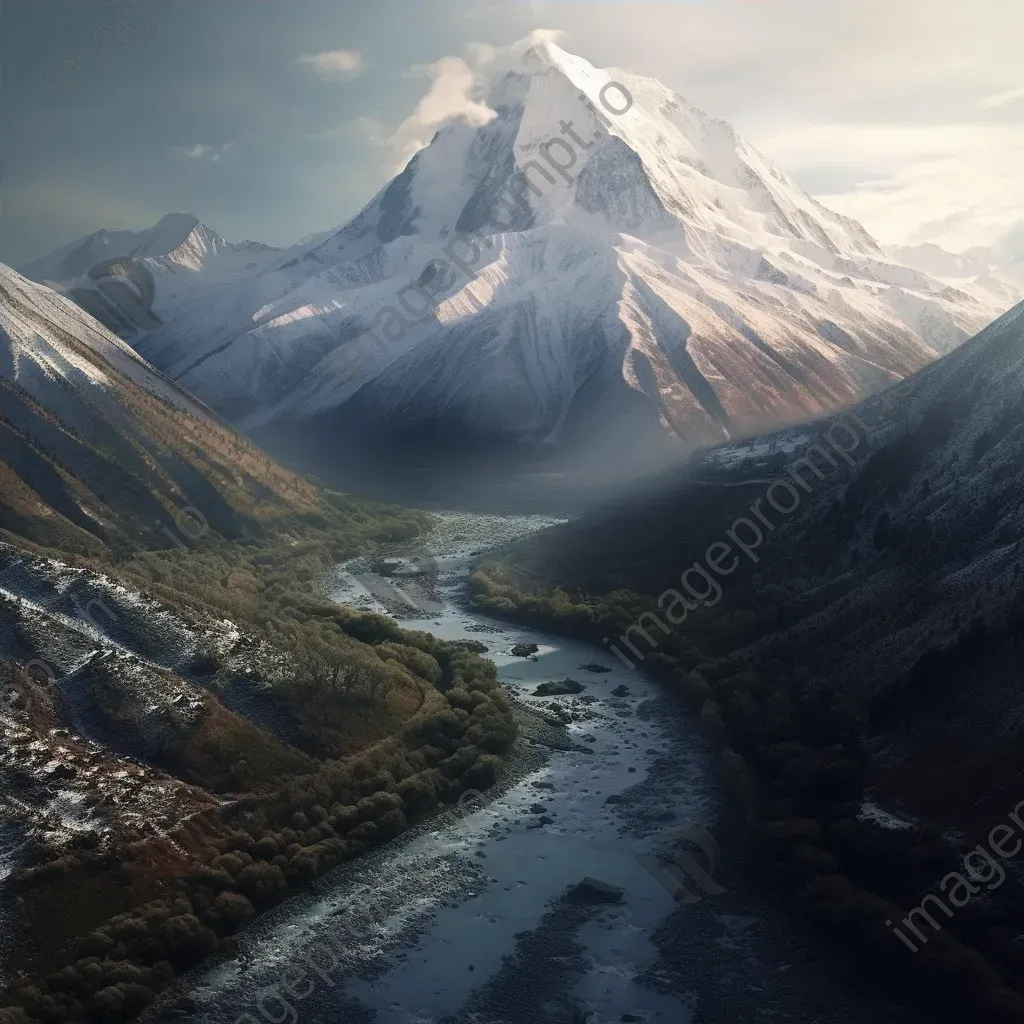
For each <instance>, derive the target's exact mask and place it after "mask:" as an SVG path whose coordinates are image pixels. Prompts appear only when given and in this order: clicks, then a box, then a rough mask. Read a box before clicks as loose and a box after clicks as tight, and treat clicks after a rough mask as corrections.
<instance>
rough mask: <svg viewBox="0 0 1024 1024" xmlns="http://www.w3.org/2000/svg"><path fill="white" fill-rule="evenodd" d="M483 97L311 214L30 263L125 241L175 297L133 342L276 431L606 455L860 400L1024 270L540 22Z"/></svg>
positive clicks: (996, 307)
mask: <svg viewBox="0 0 1024 1024" xmlns="http://www.w3.org/2000/svg"><path fill="white" fill-rule="evenodd" d="M610 83H616V85H615V86H610ZM626 96H628V97H629V101H630V106H629V109H628V110H625V111H624V112H623V113H622V114H621V115H616V114H613V113H610V112H609V109H607V108H606V109H602V101H601V99H600V97H604V98H605V100H607V101H608V104H609V108H610V109H619V110H621V109H623V108H624V107H625V105H626V104H625V100H624V97H626ZM482 101H486V103H487V105H488V107H489V108H490V111H491V117H490V120H489V121H488V122H487V123H486V124H482V125H470V124H467V123H463V122H459V123H455V124H451V125H449V126H447V127H444V128H442V129H441V130H440V131H438V132H437V134H436V135H435V137H434V138H433V140H432V141H431V143H430V144H429V145H428V146H427V147H426V148H424V149H422V150H420V151H419V152H418V153H416V154H415V156H413V158H412V159H411V160H410V162H409V163H408V165H407V166H406V167H405V169H404V170H403V171H402V172H401V173H400V174H399V175H397V176H396V177H395V178H394V179H393V180H392V181H390V182H389V183H388V184H387V185H385V187H384V188H382V189H381V191H380V192H379V193H378V194H377V196H376V197H375V198H374V199H373V200H372V201H371V202H370V203H369V204H368V205H367V206H366V207H365V208H364V209H363V210H362V211H360V213H359V214H357V215H356V216H355V217H354V218H353V219H352V220H351V221H350V222H349V223H347V224H346V225H344V226H343V227H342V228H341V229H340V230H338V231H336V232H333V233H331V234H330V235H329V236H328V237H326V238H324V239H314V240H313V241H312V242H307V243H306V244H305V245H301V244H300V245H298V246H295V247H293V248H292V249H290V250H285V251H280V250H279V251H274V250H269V249H266V248H260V247H254V246H253V243H242V245H241V246H236V245H231V244H229V243H225V242H223V240H222V239H220V237H219V236H218V235H217V234H216V233H215V232H212V231H210V229H208V228H206V227H205V226H204V225H202V224H200V223H198V222H197V221H195V218H191V217H186V216H185V215H173V216H172V217H170V218H165V219H164V220H163V221H161V222H160V224H158V225H157V226H156V227H155V228H153V229H151V230H150V231H149V232H143V233H141V234H140V235H133V236H131V238H128V239H123V240H122V239H121V238H120V237H119V236H116V235H114V234H111V233H99V234H98V235H95V236H90V238H89V239H86V240H83V241H82V242H80V243H76V244H75V246H72V247H68V248H67V249H66V250H60V251H58V253H55V254H54V255H53V256H52V257H50V258H48V259H46V260H43V261H37V263H35V264H33V265H31V266H30V267H27V268H24V269H25V271H26V273H28V274H29V275H30V276H33V277H36V278H39V277H51V278H55V279H61V277H62V275H63V276H64V277H66V276H67V275H68V274H73V273H79V272H81V271H82V268H83V267H84V266H85V264H86V263H88V262H89V261H90V260H92V259H94V258H100V257H101V256H106V255H108V254H109V253H110V252H112V251H113V249H115V248H118V247H120V248H121V249H123V250H124V249H126V247H130V251H126V252H121V253H119V255H126V254H127V255H134V256H136V257H138V258H140V259H143V260H145V261H146V262H147V263H148V264H151V265H152V269H153V270H154V273H155V274H156V275H157V284H158V303H157V306H156V309H157V312H158V313H159V314H160V315H161V317H162V318H163V320H164V321H165V325H164V326H163V327H162V328H160V329H158V330H156V331H153V332H151V333H148V334H146V335H144V336H143V337H141V338H140V339H138V340H137V341H134V342H133V343H134V344H136V346H137V348H138V351H139V352H140V353H141V354H142V355H143V356H145V357H146V358H147V359H148V360H150V361H151V362H152V363H153V364H154V365H156V366H157V367H159V368H160V369H161V370H163V371H164V372H165V373H167V374H168V375H169V376H170V377H172V378H173V379H174V380H176V381H178V382H179V383H180V384H182V385H183V386H184V387H186V388H188V389H189V390H190V391H191V392H193V393H194V394H196V395H197V396H199V397H200V398H201V399H203V400H204V401H206V402H207V403H209V404H210V405H211V406H213V407H214V408H216V409H218V411H220V412H221V413H223V414H224V415H225V416H227V417H228V418H229V419H231V420H232V421H234V422H235V423H237V424H239V425H240V426H241V427H242V428H243V429H246V430H248V431H253V432H255V436H257V437H258V438H259V439H260V440H261V441H263V442H265V443H273V440H274V439H275V438H276V437H277V436H279V435H281V436H286V435H289V434H291V435H293V436H298V437H299V438H301V439H302V442H303V444H307V443H308V439H309V438H310V437H311V436H313V437H320V438H325V439H329V441H325V452H324V458H325V460H327V461H329V460H330V459H331V458H333V457H335V455H336V454H337V451H338V448H339V445H338V439H339V438H345V437H349V438H363V439H366V438H373V439H375V440H377V441H380V440H384V439H388V438H397V439H401V440H403V441H408V440H411V439H415V440H421V439H422V438H424V437H427V436H429V437H438V438H445V439H455V440H457V441H460V442H465V441H479V440H481V439H483V440H494V441H496V442H498V443H505V442H511V443H513V444H521V443H522V442H537V443H541V442H546V443H548V444H549V445H554V446H555V447H562V448H565V449H566V450H570V451H581V452H589V453H590V454H591V455H592V456H593V457H595V458H596V459H597V460H598V461H599V463H600V464H601V465H602V467H603V471H604V472H607V471H608V467H609V465H610V462H611V460H610V456H611V454H612V453H613V452H617V453H618V454H619V455H620V456H629V458H633V457H635V456H636V453H637V452H644V451H650V450H655V449H657V450H659V451H660V450H665V451H677V452H678V451H680V450H682V451H685V450H692V449H693V448H694V447H697V446H701V445H707V444H716V443H722V442H726V441H729V440H731V439H737V438H741V437H743V436H747V435H751V434H754V433H757V432H759V431H763V430H766V429H772V428H776V427H778V426H779V425H781V424H786V423H792V422H796V421H800V420H804V419H807V418H809V417H813V416H816V415H821V414H822V413H825V412H827V411H829V410H831V409H834V408H837V407H840V406H843V405H847V404H850V403H853V402H856V401H859V400H861V399H863V398H865V397H867V396H868V395H870V394H872V393H874V392H876V391H878V390H880V389H882V388H884V387H885V386H887V385H888V384H890V383H892V382H893V381H896V380H899V379H902V378H904V377H906V376H907V375H908V374H910V373H912V372H913V371H914V370H916V369H918V368H920V367H922V366H924V365H926V364H928V363H929V362H931V361H933V360H934V359H935V358H937V357H938V356H940V355H942V354H944V353H947V352H949V351H951V350H953V349H954V348H956V347H957V346H958V345H960V344H961V343H962V342H963V341H965V340H966V339H967V338H969V337H970V336H971V335H973V334H975V333H976V332H977V331H978V330H980V329H981V328H982V327H984V326H985V325H986V324H987V323H988V322H990V321H991V320H992V319H993V318H994V317H995V316H996V315H998V314H999V313H1000V312H1002V311H1003V310H1005V309H1007V308H1008V307H1009V306H1010V305H1011V304H1012V303H1013V302H1014V301H1016V300H1017V299H1018V298H1019V297H1020V295H1021V286H1020V283H1015V282H1014V281H1012V280H1009V279H1007V278H1004V277H1003V276H1001V275H1000V274H999V273H997V272H996V270H995V269H993V267H992V266H989V265H986V264H985V263H984V262H982V261H981V260H979V259H977V258H974V259H959V258H957V257H953V256H952V254H945V256H948V257H949V259H946V258H945V256H942V257H941V258H936V257H937V256H938V255H940V254H941V252H942V251H941V250H939V251H938V254H937V253H935V252H933V251H932V250H931V249H930V248H929V247H917V248H910V249H903V250H888V251H887V250H885V249H883V247H882V246H881V245H879V244H878V243H877V242H876V241H875V240H874V239H873V238H872V237H871V236H870V235H869V234H868V232H867V231H866V230H865V229H864V228H863V227H862V226H861V225H860V224H858V223H856V222H855V221H852V220H850V219H849V218H846V217H843V216H840V215H838V214H836V213H833V212H832V211H830V210H828V209H826V208H825V207H823V206H822V205H821V204H820V203H818V202H816V201H815V200H813V199H812V198H810V197H809V196H808V195H806V194H805V193H804V192H803V191H802V190H801V189H800V188H799V187H798V186H797V185H796V184H795V183H794V182H793V181H792V180H791V179H790V178H788V177H787V176H786V175H785V174H784V173H782V172H781V171H780V170H779V169H778V168H776V167H774V166H773V165H772V164H771V163H770V162H769V161H768V160H767V159H766V158H765V157H764V156H762V155H761V154H760V153H758V152H757V150H756V149H754V147H752V146H751V145H750V144H749V143H747V142H746V141H744V140H743V139H742V138H741V137H740V136H739V135H737V133H736V132H735V131H734V130H733V129H732V128H731V127H730V126H729V125H728V124H727V123H725V122H724V121H720V120H716V119H714V118H712V117H709V116H708V115H706V114H704V113H702V112H701V111H700V110H698V109H696V108H695V107H693V106H692V105H691V104H689V103H687V102H686V100H685V99H683V98H682V97H681V96H679V95H678V94H676V93H674V92H673V91H672V90H670V89H668V88H666V87H665V86H663V85H661V84H660V83H659V82H657V81H655V80H653V79H650V78H642V77H638V76H635V75H632V74H627V73H626V72H624V71H620V70H617V69H608V70H598V69H596V68H594V67H593V66H591V65H590V64H589V63H587V62H586V61H585V60H583V59H581V58H579V57H576V56H573V55H571V54H569V53H567V52H565V51H564V50H562V49H560V48H559V47H557V46H555V45H554V44H552V43H543V44H539V45H537V46H534V47H533V48H531V49H530V50H529V51H528V52H527V53H526V55H525V57H524V58H523V61H522V64H521V66H520V67H519V68H518V69H517V70H515V71H512V72H510V73H508V74H506V75H505V76H504V77H503V78H501V79H500V80H499V81H496V82H494V83H493V85H492V86H491V88H490V91H489V93H488V94H487V95H486V96H484V97H482ZM560 126H566V127H562V128H560ZM570 132H571V134H570ZM556 139H557V140H558V141H557V147H556V142H555V141H553V140H556ZM576 140H578V142H577V141H576ZM545 154H547V157H550V159H545ZM556 163H558V164H565V165H566V168H569V169H559V168H557V167H556V166H555V164H556ZM570 165H571V167H570ZM524 168H525V169H526V175H525V177H524V173H523V172H524ZM570 170H571V173H570ZM510 197H514V198H515V202H514V203H511V202H509V198H510ZM502 202H504V207H502ZM501 209H505V210H506V211H507V212H504V213H502V212H496V211H498V210H501ZM509 212H511V218H509ZM496 218H497V219H496ZM506 218H509V219H506ZM489 221H495V223H500V224H501V225H502V226H501V228H500V229H499V228H496V227H494V226H491V225H490V224H489ZM463 237H464V238H465V239H466V241H465V242H463V241H460V238H463ZM158 250H166V251H165V252H163V253H158ZM200 285H201V286H200ZM414 287H415V288H417V289H420V291H417V292H413V293H411V294H415V295H418V296H419V297H418V298H414V299H412V300H410V302H411V306H415V307H416V309H417V310H421V311H422V312H416V311H414V310H412V309H411V308H408V305H407V307H401V306H400V305H398V303H399V299H400V298H405V299H407V298H408V296H409V294H410V289H411V288H414ZM403 290H404V292H403ZM421 303H422V304H423V305H420V304H421ZM403 308H404V312H403V311H402V310H403ZM375 328H376V329H377V330H376V334H374V333H373V331H374V329H375ZM383 331H387V332H388V333H387V336H386V337H385V336H383ZM310 425H314V426H315V429H313V430H310V429H309V428H310ZM348 447H353V446H348ZM620 461H622V460H621V459H620Z"/></svg>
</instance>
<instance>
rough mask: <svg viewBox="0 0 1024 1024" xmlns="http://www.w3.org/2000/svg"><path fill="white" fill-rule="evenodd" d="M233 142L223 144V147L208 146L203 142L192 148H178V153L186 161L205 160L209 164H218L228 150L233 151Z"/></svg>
mask: <svg viewBox="0 0 1024 1024" xmlns="http://www.w3.org/2000/svg"><path fill="white" fill-rule="evenodd" d="M234 146H235V144H234V143H233V142H225V143H224V145H223V146H208V145H206V143H204V142H197V143H196V144H195V145H194V146H179V147H178V152H179V153H181V155H182V156H184V157H185V158H186V159H188V160H206V159H207V158H209V160H210V163H213V164H215V163H219V162H220V158H221V157H222V156H223V155H224V154H225V153H227V152H228V151H229V150H231V149H234Z"/></svg>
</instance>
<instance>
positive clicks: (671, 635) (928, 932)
mask: <svg viewBox="0 0 1024 1024" xmlns="http://www.w3.org/2000/svg"><path fill="white" fill-rule="evenodd" d="M1022 395H1024V304H1021V305H1018V306H1017V307H1015V308H1014V309H1013V310H1011V311H1010V312H1008V313H1006V314H1005V315H1004V316H1003V317H1001V318H1000V319H999V320H997V321H996V322H995V323H994V324H992V325H991V326H989V327H988V328H987V329H985V330H984V331H982V332H981V333H980V334H979V335H978V336H977V337H975V338H974V339H972V340H971V341H970V342H968V343H967V344H965V345H964V346H962V347H961V348H960V349H958V350H957V351H956V352H953V353H951V354H950V355H947V356H946V357H945V358H943V359H941V360H939V361H938V362H936V363H935V364H933V365H931V366H929V367H927V368H925V369H923V370H921V371H919V372H918V373H917V374H916V375H914V376H913V377H912V378H911V379H910V380H908V381H906V382H904V383H903V384H901V385H899V386H897V387H895V388H893V389H891V390H889V391H886V392H885V393H883V394H881V395H879V396H877V397H875V398H873V399H870V400H868V401H867V402H865V403H863V404H861V405H860V406H858V407H857V408H855V409H854V410H852V411H851V412H850V413H849V414H847V415H845V416H839V417H834V418H832V419H829V420H824V421H821V422H818V423H814V424H811V425H809V426H807V427H804V428H801V429H800V430H789V431H784V432H781V433H779V434H776V435H773V436H770V437H767V438H761V439H758V440H757V441H755V442H753V443H750V444H747V445H741V446H730V447H725V448H719V449H715V450H712V451H710V452H708V453H706V454H704V455H703V456H702V457H700V458H697V459H694V460H693V461H692V462H691V463H690V464H689V465H687V466H686V467H685V471H684V472H681V473H676V474H673V475H671V476H667V477H665V478H664V479H663V480H662V481H661V483H660V486H659V487H658V488H656V489H655V490H653V491H651V492H649V493H648V494H646V495H638V494H635V493H634V494H632V495H631V496H630V499H629V501H628V502H625V501H624V502H622V503H620V504H619V505H618V506H617V507H608V508H605V509H602V510H599V511H597V512H595V513H594V514H592V515H589V516H586V517H584V518H583V519H581V520H580V521H578V522H575V523H570V524H568V525H567V526H564V527H561V528H557V529H555V530H552V531H549V532H548V533H547V534H545V535H542V536H541V537H539V538H537V539H536V540H533V541H531V542H526V543H522V544H520V545H518V546H517V547H515V548H513V549H512V550H511V551H509V552H508V553H507V555H506V556H505V559H504V564H503V565H499V566H492V567H490V568H488V569H485V570H484V571H483V573H482V574H480V575H479V576H478V584H479V587H480V597H479V600H480V602H481V604H482V605H483V606H484V607H486V608H493V609H497V610H500V611H502V612H503V613H504V614H514V615H520V616H525V617H526V618H527V619H529V620H530V621H534V622H536V621H538V620H539V621H543V622H545V623H547V624H549V625H554V624H556V623H557V624H559V625H561V626H562V627H563V628H574V629H577V630H580V631H582V632H583V633H585V634H586V635H588V636H592V637H594V638H595V639H601V638H603V642H604V643H605V644H606V645H609V646H608V649H609V652H610V655H611V654H612V653H617V654H619V655H620V656H623V657H626V658H627V659H630V660H631V661H643V662H644V663H645V664H646V665H648V666H650V667H652V669H654V670H657V671H661V672H662V673H663V674H664V676H665V678H666V680H667V681H668V682H669V683H670V684H671V685H673V686H675V687H677V688H678V689H679V691H680V692H681V693H682V694H683V695H684V696H685V698H686V699H687V700H688V701H690V702H691V703H692V704H693V706H694V708H695V710H699V712H700V716H701V721H702V722H703V723H704V725H705V726H706V727H707V728H708V731H709V733H710V734H711V735H712V736H713V737H714V738H715V740H716V742H717V743H718V744H719V745H720V746H721V747H723V751H722V769H723V773H724V775H725V777H726V780H727V784H728V785H729V786H730V787H731V789H732V791H733V795H734V796H735V797H736V799H737V800H738V801H739V802H740V803H741V805H742V806H743V807H744V809H745V810H746V811H747V818H746V821H747V825H748V828H753V829H754V835H755V836H756V837H757V839H758V841H759V842H760V844H761V846H760V852H761V854H762V855H764V856H765V857H766V858H767V859H768V860H769V861H770V862H772V863H773V864H774V865H775V867H776V868H777V869H778V871H779V878H780V881H781V883H782V884H783V885H784V886H786V887H787V888H789V889H790V890H791V891H792V892H793V894H794V896H796V897H797V898H798V900H799V903H800V905H801V906H802V907H803V908H804V909H805V910H807V911H808V912H809V913H810V914H811V916H812V917H813V918H814V919H815V920H817V921H818V922H819V923H820V924H822V925H823V926H824V927H825V929H826V930H827V931H828V932H829V934H830V935H832V936H833V937H836V938H837V939H839V941H842V942H844V943H848V944H850V945H851V946H852V947H853V948H854V949H855V950H856V952H857V953H858V954H859V955H861V956H862V957H864V958H865V959H866V960H867V961H868V962H869V963H870V965H871V973H872V976H873V977H874V978H878V977H887V976H892V977H898V978H899V981H900V984H904V983H906V982H907V981H908V979H913V980H914V981H916V982H918V983H920V989H919V991H920V992H921V995H922V998H923V999H927V1000H929V1001H931V1000H935V1002H936V1013H937V1014H939V1017H938V1019H945V1017H944V1016H942V1015H943V1014H945V1013H952V1014H954V1015H955V1014H960V1015H961V1016H966V1017H967V1018H969V1019H978V1020H992V1021H996V1020H998V1021H1004V1022H1011V1021H1012V1022H1016V1021H1022V1020H1024V957H1022V956H1021V953H1020V945H1019V932H1020V925H1019V922H1020V907H1021V905H1022V900H1024V890H1022V888H1021V886H1020V883H1019V876H1018V875H1015V874H1014V873H1013V869H1012V868H1006V867H1004V866H1003V865H1004V864H1005V862H1006V861H1007V860H1011V859H1012V857H1013V854H1012V853H1004V852H1000V851H999V847H998V845H996V846H995V849H996V856H997V857H998V858H999V859H998V860H997V859H996V857H993V856H992V855H991V854H989V853H988V852H987V851H988V845H987V844H992V843H993V842H994V840H993V839H992V837H993V836H996V835H999V834H1000V833H999V832H998V831H997V828H998V826H999V825H1000V824H1001V823H1002V822H1003V821H1005V820H1007V815H1009V816H1010V820H1015V818H1014V816H1015V815H1016V814H1017V813H1018V812H1019V810H1020V807H1021V803H1020V800H1021V793H1020V777H1021V773H1022V772H1024V755H1022V751H1024V718H1022V715H1021V704H1022V700H1024V685H1022V682H1021V673H1020V651H1021V645H1022V644H1024V541H1022V536H1024V399H1022ZM540 579H543V581H544V582H539V580H540ZM556 582H557V583H558V584H560V585H561V587H562V588H563V589H560V590H559V589H557V588H556V587H555V586H554V584H555V583H556ZM577 587H580V588H582V589H583V591H584V592H585V594H589V595H592V596H591V597H589V598H588V597H586V596H585V594H580V593H578V592H576V588H577ZM556 628H557V626H556ZM993 826H996V828H993ZM986 837H988V839H987V840H986ZM972 847H973V850H972ZM1011 849H1012V848H1011ZM984 856H988V857H990V858H991V863H992V866H993V867H992V873H991V874H989V875H988V877H987V878H985V877H982V876H984V874H985V872H983V871H981V870H978V871H977V872H976V871H975V870H974V868H972V867H971V866H970V865H971V864H972V861H971V860H968V859H967V858H968V857H975V858H977V857H984ZM962 872H966V876H965V877H968V878H969V879H970V883H969V884H970V890H966V891H967V892H968V899H969V898H970V896H974V895H977V896H978V899H977V900H971V901H970V902H969V904H968V903H967V902H966V901H960V899H959V896H958V895H954V896H951V895H950V893H951V890H950V883H951V882H952V881H953V880H954V879H955V878H957V877H961V875H960V874H958V873H962ZM940 880H941V884H940ZM1004 882H1005V885H1004ZM919 905H920V906H919ZM920 907H925V908H926V909H928V910H930V911H932V912H933V914H934V916H929V914H923V915H922V914H921V911H920ZM908 911H910V913H908ZM940 911H941V913H940ZM915 914H916V915H917V916H916V917H915V916H914V915H915ZM904 915H906V917H904ZM901 919H902V920H901ZM908 921H909V925H908ZM898 929H902V930H898ZM940 929H941V930H940ZM926 944H927V955H924V954H922V955H917V954H919V953H921V947H922V946H925V945H926Z"/></svg>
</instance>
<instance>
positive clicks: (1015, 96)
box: [978, 85, 1024, 110]
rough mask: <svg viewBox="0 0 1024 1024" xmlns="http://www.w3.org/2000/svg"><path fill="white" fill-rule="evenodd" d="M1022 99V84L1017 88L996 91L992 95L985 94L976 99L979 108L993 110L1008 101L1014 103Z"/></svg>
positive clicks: (1023, 98) (1023, 92)
mask: <svg viewBox="0 0 1024 1024" xmlns="http://www.w3.org/2000/svg"><path fill="white" fill-rule="evenodd" d="M1018 100H1024V85H1022V86H1020V88H1018V89H1007V90H1006V92H997V93H996V94H995V95H994V96H986V97H985V98H984V99H982V100H978V109H979V110H995V109H996V107H1005V106H1006V105H1007V104H1008V103H1016V102H1017V101H1018Z"/></svg>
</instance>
